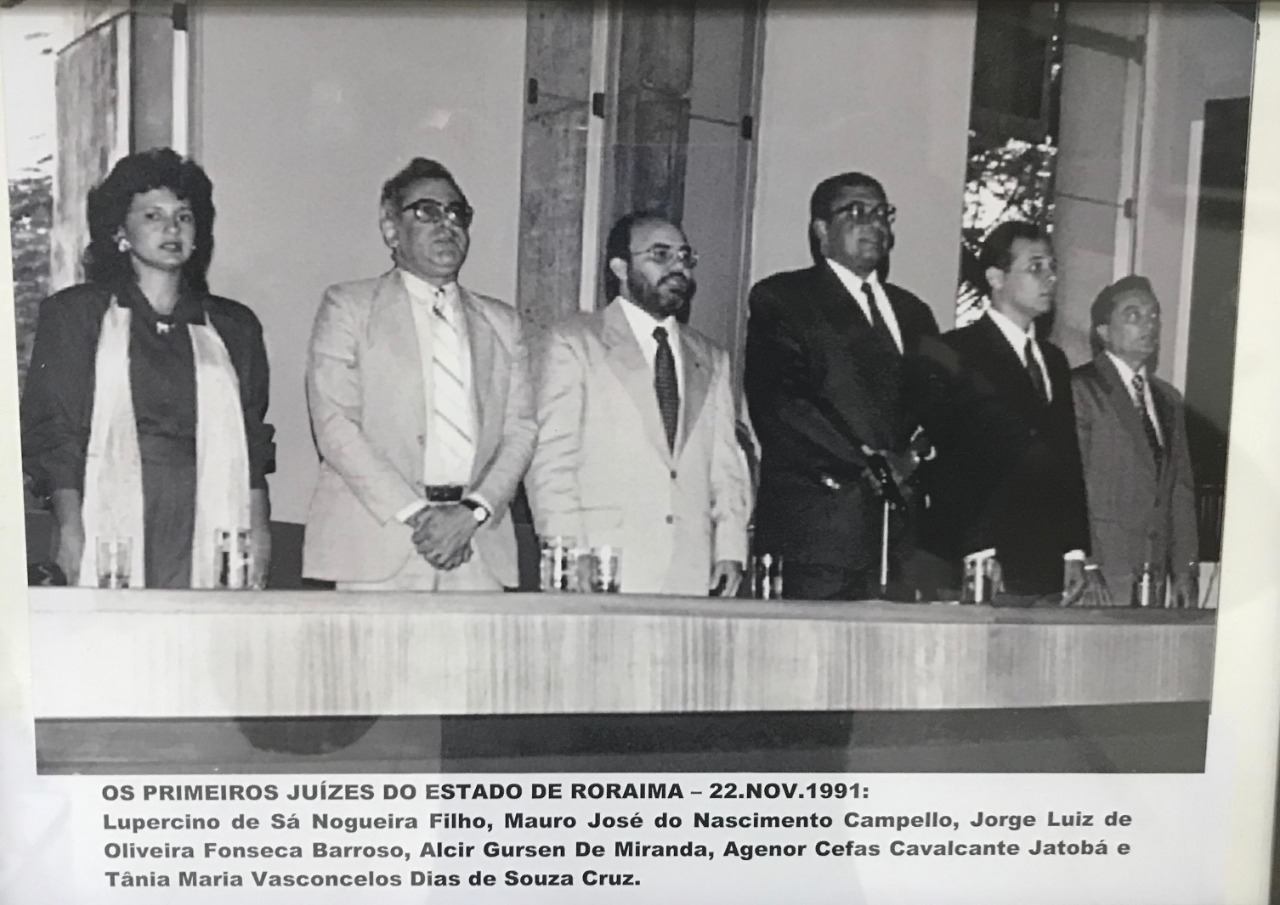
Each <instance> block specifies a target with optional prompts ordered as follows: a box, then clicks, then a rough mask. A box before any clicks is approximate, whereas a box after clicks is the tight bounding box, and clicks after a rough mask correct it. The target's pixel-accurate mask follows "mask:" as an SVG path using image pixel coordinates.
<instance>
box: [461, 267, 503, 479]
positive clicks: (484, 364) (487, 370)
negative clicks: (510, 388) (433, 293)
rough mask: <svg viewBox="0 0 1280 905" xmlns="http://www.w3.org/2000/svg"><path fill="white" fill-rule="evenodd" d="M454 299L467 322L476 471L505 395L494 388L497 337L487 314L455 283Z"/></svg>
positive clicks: (493, 444) (491, 445)
mask: <svg viewBox="0 0 1280 905" xmlns="http://www.w3.org/2000/svg"><path fill="white" fill-rule="evenodd" d="M458 301H459V304H460V305H461V307H462V313H463V316H464V319H465V321H466V324H467V345H468V346H469V347H470V349H471V393H472V398H473V405H474V406H475V413H476V451H475V466H474V467H475V469H476V471H477V472H479V471H480V470H481V469H482V468H483V466H484V465H485V463H487V462H488V461H489V458H490V456H492V455H493V451H494V450H495V449H496V448H497V441H498V431H499V430H500V429H501V426H502V417H501V413H502V409H503V408H505V406H506V398H505V396H503V395H501V394H500V393H498V392H497V391H495V389H494V386H495V380H494V378H495V374H494V361H495V357H496V356H495V352H496V350H495V348H494V345H495V343H497V337H496V336H495V335H494V332H493V327H492V326H491V325H490V324H489V320H488V318H486V317H485V316H484V314H483V313H482V312H481V311H480V306H479V303H477V302H476V300H475V299H474V298H473V297H472V296H471V293H469V292H467V290H465V289H463V288H462V287H461V286H459V287H458Z"/></svg>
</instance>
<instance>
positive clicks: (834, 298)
mask: <svg viewBox="0 0 1280 905" xmlns="http://www.w3.org/2000/svg"><path fill="white" fill-rule="evenodd" d="M816 270H817V277H818V286H819V289H820V291H819V293H818V298H819V300H820V302H821V306H822V310H823V312H824V313H825V314H826V316H827V320H829V321H831V325H832V327H834V328H835V331H836V333H837V334H844V335H847V336H852V337H854V338H856V339H857V340H858V342H865V341H866V340H869V339H873V338H874V337H875V334H874V333H872V329H871V322H870V321H869V320H868V319H867V316H866V315H865V314H863V313H862V306H861V305H860V304H858V301H857V299H855V298H854V297H853V296H852V295H850V294H849V290H848V289H846V288H845V285H844V283H842V282H841V281H840V278H839V277H838V276H836V272H835V271H834V270H832V269H831V267H830V266H828V265H827V264H819V265H817V267H816Z"/></svg>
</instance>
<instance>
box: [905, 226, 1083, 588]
mask: <svg viewBox="0 0 1280 905" xmlns="http://www.w3.org/2000/svg"><path fill="white" fill-rule="evenodd" d="M979 260H980V262H981V263H982V265H983V270H984V273H985V275H986V278H987V282H988V284H989V285H990V289H991V308H990V309H989V310H988V311H987V312H986V313H985V314H983V316H982V317H981V318H979V319H978V320H977V321H976V322H974V323H972V324H970V325H968V326H966V327H963V328H961V329H958V330H953V331H951V332H950V333H947V334H946V335H945V336H943V337H942V338H941V340H940V341H939V342H936V343H934V344H932V345H931V347H930V348H929V349H928V350H926V359H927V361H928V366H929V371H930V379H929V383H930V392H929V405H928V409H929V412H928V415H927V417H926V419H925V429H926V430H927V431H928V433H929V436H930V438H931V439H932V440H933V443H934V445H935V446H936V448H937V453H938V456H937V461H936V462H935V463H933V466H934V467H933V474H932V477H931V481H930V484H929V496H930V508H929V509H928V512H927V515H926V519H925V521H926V525H925V532H926V541H925V543H926V546H927V547H928V548H929V549H930V550H931V552H933V553H935V554H936V555H938V556H940V557H942V558H943V560H945V561H946V562H947V564H948V565H949V566H951V567H952V568H953V569H954V570H955V579H956V580H955V582H954V584H953V585H952V586H953V587H954V586H956V585H958V584H959V582H958V570H959V566H960V564H961V562H962V560H963V558H964V557H965V556H966V555H968V554H970V553H975V552H978V551H980V550H985V549H989V548H993V547H994V548H995V550H996V558H997V560H998V561H999V563H1000V564H1001V566H1002V568H1003V574H1004V584H1005V589H1006V590H1007V591H1009V592H1010V593H1012V594H1019V595H1037V596H1038V595H1046V594H1056V593H1059V592H1064V597H1063V599H1064V602H1068V603H1073V602H1076V601H1077V600H1078V599H1079V598H1080V596H1081V594H1082V592H1083V591H1084V589H1085V583H1086V575H1085V568H1084V566H1085V554H1086V551H1087V550H1088V547H1089V522H1088V516H1087V513H1086V510H1085V495H1084V480H1083V477H1082V474H1081V468H1080V448H1079V446H1078V445H1077V443H1076V432H1075V411H1074V409H1073V406H1072V401H1071V383H1070V375H1069V371H1068V368H1067V359H1066V356H1065V355H1063V353H1062V351H1061V350H1060V349H1059V348H1058V347H1057V346H1055V345H1054V344H1053V343H1051V342H1048V341H1047V340H1042V339H1037V337H1036V329H1035V320H1036V318H1038V317H1040V316H1041V315H1044V314H1047V313H1049V312H1050V311H1051V310H1053V301H1054V289H1055V287H1056V283H1057V277H1056V275H1055V263H1054V258H1053V249H1052V247H1051V246H1050V244H1049V240H1048V237H1047V236H1045V235H1044V234H1043V233H1042V232H1041V231H1040V229H1039V228H1038V227H1036V226H1035V225H1033V224H1030V223H1018V222H1010V223H1002V224H1001V225H1000V226H998V227H996V228H995V229H994V230H993V231H992V232H991V234H990V236H988V238H987V240H986V242H985V243H984V244H983V248H982V252H981V255H980V257H979ZM1095 583H1096V579H1095Z"/></svg>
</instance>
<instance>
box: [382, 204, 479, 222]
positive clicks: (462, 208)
mask: <svg viewBox="0 0 1280 905" xmlns="http://www.w3.org/2000/svg"><path fill="white" fill-rule="evenodd" d="M400 211H401V213H403V212H404V211H413V218H414V219H415V220H417V221H418V222H419V223H439V222H440V221H441V220H448V221H449V222H450V223H451V224H453V225H454V226H457V227H459V228H461V229H469V228H470V227H471V218H472V217H474V216H475V213H476V212H475V211H474V210H473V209H472V208H471V205H469V204H466V203H465V202H462V201H453V202H450V203H449V204H441V203H440V202H439V201H436V200H435V199H434V198H420V199H418V200H417V201H414V202H413V203H412V204H406V205H405V206H404V207H402V208H400Z"/></svg>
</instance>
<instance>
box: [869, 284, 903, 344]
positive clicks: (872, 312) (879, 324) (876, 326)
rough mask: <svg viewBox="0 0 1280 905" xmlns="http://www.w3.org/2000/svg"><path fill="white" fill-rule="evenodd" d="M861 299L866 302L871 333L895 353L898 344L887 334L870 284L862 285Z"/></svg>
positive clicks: (886, 328) (889, 333)
mask: <svg viewBox="0 0 1280 905" xmlns="http://www.w3.org/2000/svg"><path fill="white" fill-rule="evenodd" d="M862 297H863V299H865V300H866V302H867V314H868V315H869V316H870V317H871V332H872V333H874V334H875V335H876V336H878V337H879V338H880V341H881V342H883V343H885V344H886V345H887V346H888V347H889V348H890V349H892V350H893V351H895V352H897V351H898V344H897V343H896V342H894V341H893V334H892V333H891V332H889V325H888V324H886V323H885V322H884V318H883V317H882V316H881V314H880V306H879V305H877V304H876V297H875V294H874V293H873V292H872V291H871V284H870V283H867V282H864V283H863V284H862Z"/></svg>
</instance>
